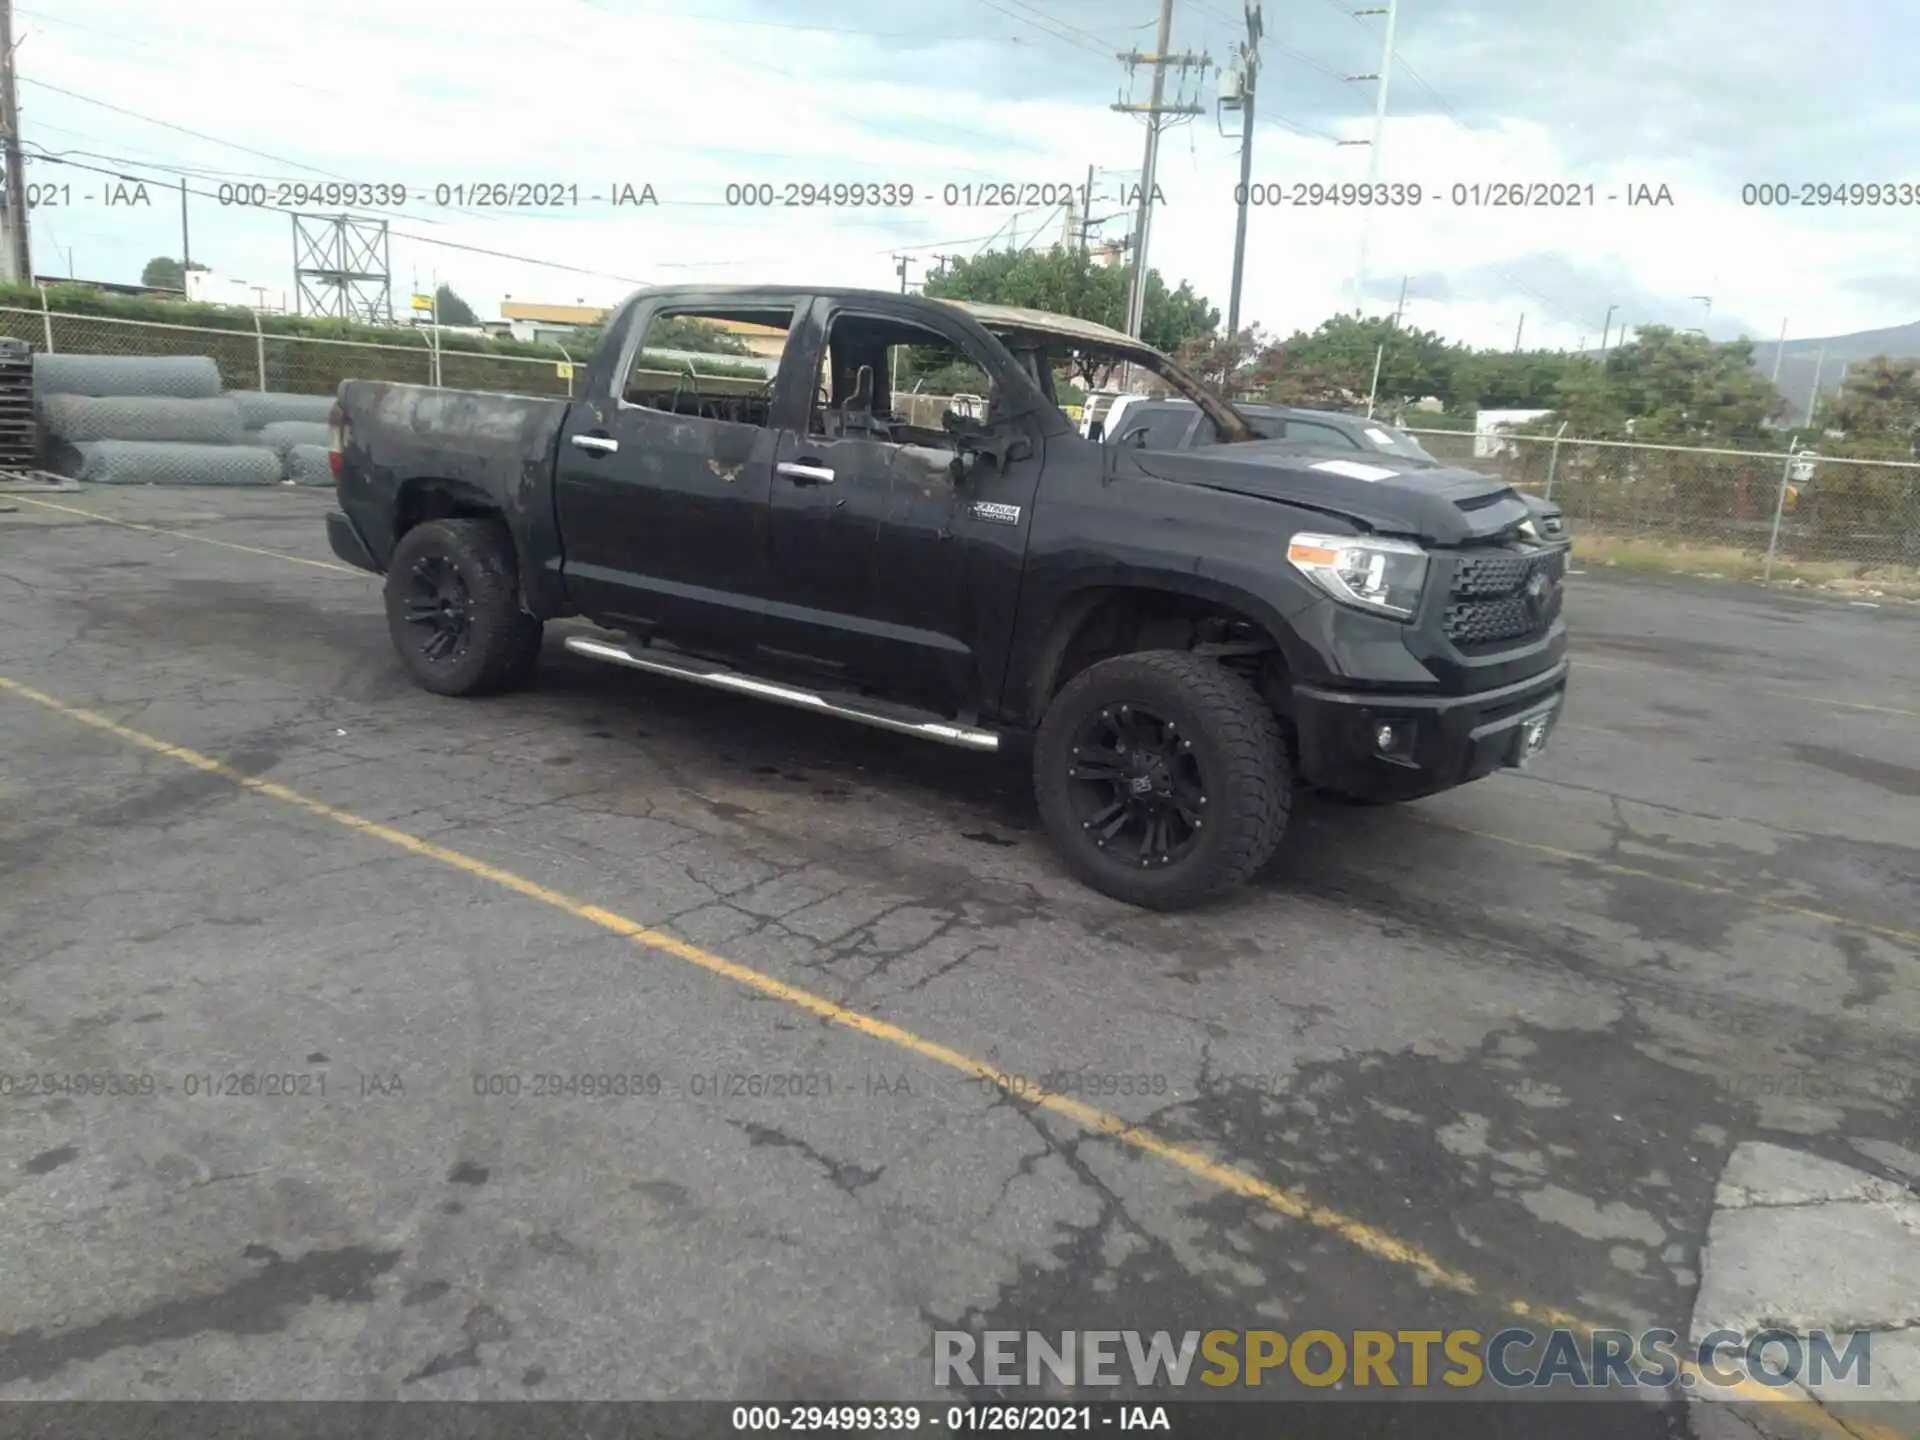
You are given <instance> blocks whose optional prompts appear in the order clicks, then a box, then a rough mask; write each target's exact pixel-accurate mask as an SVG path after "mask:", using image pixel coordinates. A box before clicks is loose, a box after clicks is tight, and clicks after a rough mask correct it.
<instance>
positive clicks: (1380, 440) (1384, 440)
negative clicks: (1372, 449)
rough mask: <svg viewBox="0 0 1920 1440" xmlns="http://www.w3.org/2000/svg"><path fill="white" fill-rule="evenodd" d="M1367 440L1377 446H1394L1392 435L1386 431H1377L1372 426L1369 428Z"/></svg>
mask: <svg viewBox="0 0 1920 1440" xmlns="http://www.w3.org/2000/svg"><path fill="white" fill-rule="evenodd" d="M1367 439H1369V440H1371V441H1372V442H1373V443H1374V444H1376V445H1385V446H1391V445H1392V444H1393V437H1392V436H1391V435H1389V434H1387V432H1386V431H1384V430H1375V429H1374V428H1373V427H1372V426H1371V425H1369V426H1368V427H1367Z"/></svg>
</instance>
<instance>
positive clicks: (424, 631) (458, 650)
mask: <svg viewBox="0 0 1920 1440" xmlns="http://www.w3.org/2000/svg"><path fill="white" fill-rule="evenodd" d="M404 615H405V618H406V621H407V623H408V624H409V625H412V626H414V627H415V632H414V633H415V634H416V636H417V637H418V640H419V645H420V653H421V654H422V655H424V656H426V658H427V659H429V660H432V661H435V662H436V663H442V664H444V663H446V662H449V661H453V660H457V659H459V658H460V656H462V655H463V654H465V653H466V649H467V646H468V645H469V644H470V643H472V640H473V596H472V595H471V594H469V593H468V591H467V582H466V581H465V580H463V579H461V578H460V571H459V570H458V569H457V568H455V566H454V563H453V562H452V561H451V560H449V559H448V558H447V557H446V556H445V555H422V556H421V557H420V558H419V559H418V560H416V561H414V563H413V569H412V570H411V571H410V572H409V574H408V576H407V588H406V609H405V611H404Z"/></svg>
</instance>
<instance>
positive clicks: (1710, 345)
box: [1552, 325, 1786, 445]
mask: <svg viewBox="0 0 1920 1440" xmlns="http://www.w3.org/2000/svg"><path fill="white" fill-rule="evenodd" d="M1552 408H1553V410H1554V412H1555V414H1554V424H1555V425H1557V424H1558V422H1559V421H1561V420H1564V421H1566V422H1567V428H1568V430H1569V431H1570V432H1571V433H1573V434H1575V435H1579V436H1584V437H1587V438H1589V439H1603V440H1604V439H1619V438H1622V437H1624V436H1625V435H1626V434H1627V433H1628V424H1629V422H1631V425H1632V432H1631V433H1632V435H1633V437H1634V439H1636V440H1644V441H1650V442H1652V443H1655V444H1678V445H1700V444H1707V443H1710V442H1713V441H1730V440H1743V441H1755V440H1759V439H1761V438H1763V431H1762V425H1763V423H1764V422H1765V421H1767V420H1769V419H1771V418H1773V417H1774V416H1775V415H1777V414H1779V413H1780V412H1781V411H1782V410H1784V409H1785V408H1786V401H1785V400H1784V399H1783V398H1782V397H1781V395H1780V392H1779V391H1777V390H1776V389H1774V387H1773V383H1772V382H1771V381H1770V380H1768V379H1767V377H1766V376H1764V375H1762V374H1761V373H1760V372H1759V371H1758V370H1756V369H1755V368H1754V365H1753V342H1752V341H1750V340H1735V341H1730V342H1726V343H1716V342H1715V341H1712V340H1709V339H1707V338H1706V337H1705V336H1704V335H1697V334H1687V333H1684V332H1681V331H1678V330H1675V329H1673V328H1672V327H1670V326H1666V325H1644V326H1642V327H1640V329H1639V330H1637V331H1636V332H1635V333H1634V338H1633V339H1632V340H1631V341H1629V342H1627V343H1626V344H1624V345H1619V346H1616V347H1614V348H1613V349H1611V350H1609V351H1608V352H1607V353H1606V355H1605V356H1603V357H1601V358H1599V359H1597V360H1596V359H1591V358H1581V359H1579V360H1577V361H1576V362H1575V363H1573V364H1571V365H1570V366H1569V367H1568V368H1567V370H1566V373H1565V374H1564V375H1563V376H1562V377H1561V380H1560V382H1559V384H1558V386H1557V387H1556V389H1555V394H1554V398H1553V407H1552Z"/></svg>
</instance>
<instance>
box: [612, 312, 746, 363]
mask: <svg viewBox="0 0 1920 1440" xmlns="http://www.w3.org/2000/svg"><path fill="white" fill-rule="evenodd" d="M593 338H594V342H595V343H597V342H598V340H599V333H598V331H596V332H595V333H594V337H593ZM581 345H582V349H583V351H590V350H591V349H592V348H593V347H592V345H591V344H589V343H588V342H587V340H586V339H585V337H584V335H583V337H582V340H581ZM647 348H648V349H649V350H691V351H692V352H693V353H695V354H696V355H751V354H752V353H753V351H752V350H751V349H749V348H748V347H747V342H746V341H744V340H742V339H741V338H740V337H739V336H737V335H730V334H728V333H727V332H726V331H725V330H722V329H721V328H720V327H719V326H718V325H715V324H714V323H713V322H712V321H710V320H697V319H694V318H692V317H691V316H686V315H665V316H662V317H661V318H660V319H658V320H655V321H653V322H652V323H651V324H649V325H648V326H647Z"/></svg>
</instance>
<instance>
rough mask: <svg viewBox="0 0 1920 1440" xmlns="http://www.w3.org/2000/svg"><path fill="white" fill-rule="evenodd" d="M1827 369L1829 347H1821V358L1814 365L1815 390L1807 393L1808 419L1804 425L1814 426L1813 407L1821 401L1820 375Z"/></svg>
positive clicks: (1804, 421)
mask: <svg viewBox="0 0 1920 1440" xmlns="http://www.w3.org/2000/svg"><path fill="white" fill-rule="evenodd" d="M1826 368H1827V347H1826V346H1824V345H1822V346H1821V347H1820V358H1819V359H1818V360H1816V361H1814V363H1813V389H1811V390H1809V391H1808V392H1807V418H1806V419H1804V420H1802V421H1801V422H1800V423H1801V424H1802V425H1811V424H1813V407H1814V406H1815V405H1816V404H1818V403H1819V400H1820V375H1821V372H1822V371H1824V370H1825V369H1826Z"/></svg>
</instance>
